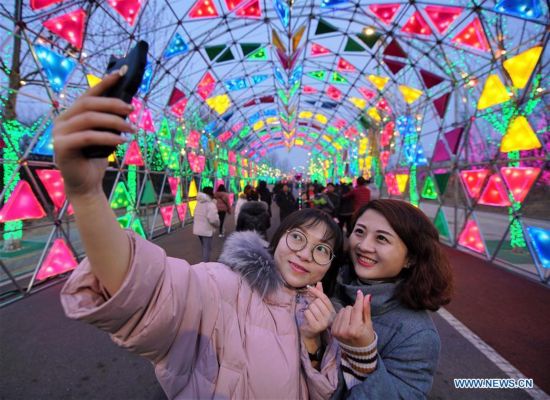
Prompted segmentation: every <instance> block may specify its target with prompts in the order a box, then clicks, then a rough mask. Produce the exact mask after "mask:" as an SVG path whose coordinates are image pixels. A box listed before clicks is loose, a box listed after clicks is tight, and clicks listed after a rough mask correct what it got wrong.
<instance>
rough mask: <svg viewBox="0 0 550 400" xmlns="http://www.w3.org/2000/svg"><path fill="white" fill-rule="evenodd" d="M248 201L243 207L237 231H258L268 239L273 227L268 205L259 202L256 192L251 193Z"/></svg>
mask: <svg viewBox="0 0 550 400" xmlns="http://www.w3.org/2000/svg"><path fill="white" fill-rule="evenodd" d="M247 200H248V201H247V202H246V203H244V204H243V205H242V207H241V212H240V213H239V218H238V219H237V227H236V230H237V231H238V232H240V231H256V232H258V233H259V234H260V235H262V237H263V238H264V239H266V238H267V230H268V229H269V228H270V227H271V217H270V216H269V211H268V209H267V204H266V203H265V202H263V201H260V200H259V196H258V193H257V192H256V191H255V190H251V191H250V192H249V194H248V197H247Z"/></svg>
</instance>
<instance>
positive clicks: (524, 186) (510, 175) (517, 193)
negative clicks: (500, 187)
mask: <svg viewBox="0 0 550 400" xmlns="http://www.w3.org/2000/svg"><path fill="white" fill-rule="evenodd" d="M500 173H501V174H502V178H503V179H504V182H506V186H508V189H510V192H512V196H513V197H514V200H515V201H517V202H518V203H521V202H522V201H523V200H525V197H526V196H527V194H528V193H529V190H531V187H532V186H533V184H534V183H535V181H536V180H537V177H538V176H539V173H540V168H536V167H501V168H500Z"/></svg>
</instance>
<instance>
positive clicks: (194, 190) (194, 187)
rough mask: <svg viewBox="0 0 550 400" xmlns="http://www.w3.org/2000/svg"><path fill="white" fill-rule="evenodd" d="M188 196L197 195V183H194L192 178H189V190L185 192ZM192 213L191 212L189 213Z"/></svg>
mask: <svg viewBox="0 0 550 400" xmlns="http://www.w3.org/2000/svg"><path fill="white" fill-rule="evenodd" d="M187 196H188V197H197V184H196V183H195V180H194V179H191V182H189V192H188V194H187ZM191 215H193V213H191Z"/></svg>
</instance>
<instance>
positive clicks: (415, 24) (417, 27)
mask: <svg viewBox="0 0 550 400" xmlns="http://www.w3.org/2000/svg"><path fill="white" fill-rule="evenodd" d="M401 32H405V33H411V34H416V35H425V36H429V35H431V34H432V28H430V25H428V23H427V22H426V20H425V19H424V17H423V16H422V15H421V14H420V13H419V12H418V11H416V12H415V13H414V14H413V15H412V16H411V17H410V18H409V20H408V21H407V22H406V23H405V25H403V28H401Z"/></svg>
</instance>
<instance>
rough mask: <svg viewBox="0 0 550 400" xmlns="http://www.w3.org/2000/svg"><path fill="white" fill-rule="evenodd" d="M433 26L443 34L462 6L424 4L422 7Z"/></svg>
mask: <svg viewBox="0 0 550 400" xmlns="http://www.w3.org/2000/svg"><path fill="white" fill-rule="evenodd" d="M424 11H426V14H428V17H429V18H430V19H431V20H432V22H433V24H434V25H435V28H436V29H437V30H438V31H439V33H441V34H443V33H445V31H446V30H447V29H449V26H450V25H451V24H452V23H453V22H454V20H455V19H457V18H458V16H459V15H460V14H461V13H462V8H459V7H447V6H426V8H424Z"/></svg>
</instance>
